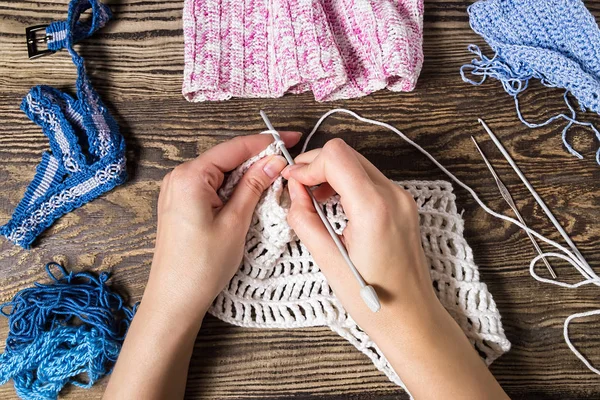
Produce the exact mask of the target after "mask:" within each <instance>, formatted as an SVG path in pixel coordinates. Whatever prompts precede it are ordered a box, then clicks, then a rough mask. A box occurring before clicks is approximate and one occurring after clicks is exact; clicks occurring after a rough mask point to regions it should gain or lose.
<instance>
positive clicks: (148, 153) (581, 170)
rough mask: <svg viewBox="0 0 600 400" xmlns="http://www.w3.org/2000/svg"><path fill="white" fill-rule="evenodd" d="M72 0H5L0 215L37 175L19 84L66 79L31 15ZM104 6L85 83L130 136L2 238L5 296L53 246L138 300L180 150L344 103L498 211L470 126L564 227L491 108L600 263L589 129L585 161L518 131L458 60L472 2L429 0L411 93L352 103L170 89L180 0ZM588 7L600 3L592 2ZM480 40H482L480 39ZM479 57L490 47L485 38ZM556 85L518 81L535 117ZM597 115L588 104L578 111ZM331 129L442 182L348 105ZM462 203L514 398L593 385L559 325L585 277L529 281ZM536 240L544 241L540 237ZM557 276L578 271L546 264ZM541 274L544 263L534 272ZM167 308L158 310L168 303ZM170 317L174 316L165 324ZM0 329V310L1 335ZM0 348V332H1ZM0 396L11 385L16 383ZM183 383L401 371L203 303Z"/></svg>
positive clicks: (340, 377) (393, 163) (37, 142)
mask: <svg viewBox="0 0 600 400" xmlns="http://www.w3.org/2000/svg"><path fill="white" fill-rule="evenodd" d="M67 3H68V2H67V0H55V1H51V0H44V1H19V2H8V1H3V2H0V182H2V190H1V191H0V223H3V222H5V221H7V220H8V219H9V217H10V215H11V213H12V211H13V209H14V207H15V206H16V205H17V203H18V201H19V200H20V198H21V196H22V194H23V192H24V190H25V188H26V185H27V184H28V182H29V181H30V180H31V179H32V177H33V175H34V171H35V167H36V165H37V163H38V162H39V160H40V156H41V153H42V151H44V150H46V149H47V148H48V142H47V139H46V138H45V137H44V136H43V135H42V132H41V130H40V129H39V127H37V126H36V125H34V124H33V123H32V122H30V121H29V120H28V119H27V117H26V116H25V115H24V114H23V113H22V112H21V111H20V109H19V105H20V102H21V99H22V97H23V96H24V95H25V94H26V93H27V92H28V90H29V88H30V87H31V86H33V85H36V84H48V85H52V86H55V87H57V88H62V89H65V88H66V89H69V90H72V89H73V82H74V80H75V69H74V67H73V65H72V64H71V61H70V58H69V56H68V54H67V53H66V52H61V53H59V54H55V55H53V56H50V57H44V58H41V59H39V60H36V61H29V60H28V59H27V50H26V47H25V38H24V30H25V27H26V26H29V25H36V24H41V23H47V22H50V21H52V20H55V19H63V18H64V17H65V16H66V10H67ZM107 3H108V4H110V6H111V7H112V10H113V12H114V20H113V21H112V22H110V23H109V25H108V26H107V27H106V28H105V29H103V30H102V31H101V32H99V33H98V34H97V35H95V36H94V37H93V38H91V39H89V40H87V42H86V44H85V45H84V46H83V47H82V48H81V52H82V54H83V55H84V56H85V58H86V61H87V66H88V70H89V72H90V74H91V77H92V80H93V82H94V85H95V87H96V89H97V90H98V91H99V92H100V94H101V96H102V98H103V99H104V101H105V103H107V105H108V106H109V107H110V109H111V111H112V112H113V115H114V116H115V117H116V119H117V121H118V123H119V125H120V127H121V131H122V133H123V135H124V136H125V138H126V140H127V149H128V150H127V154H128V169H129V174H130V179H129V181H128V182H127V183H126V184H124V185H123V186H120V187H118V188H116V189H115V190H113V191H111V192H110V193H108V194H105V195H103V196H102V197H100V198H99V199H97V200H95V201H93V202H91V203H89V204H87V205H85V206H84V207H82V208H80V209H78V210H76V211H75V212H71V213H69V214H68V215H66V216H64V217H62V218H61V219H60V220H59V221H58V222H57V223H55V224H54V225H53V226H52V227H51V228H50V229H48V230H47V231H46V232H45V233H44V234H43V235H42V236H41V237H40V239H39V240H38V241H37V242H36V245H35V247H34V248H33V249H32V250H29V251H26V250H23V249H21V248H19V247H16V246H13V245H12V244H10V243H8V242H7V241H6V240H4V238H2V239H0V301H8V300H9V299H11V298H12V296H13V295H14V294H15V293H16V292H17V291H18V290H20V289H22V288H25V287H28V286H31V285H32V284H33V282H35V281H46V280H47V278H46V276H45V273H44V270H43V265H44V263H46V262H48V261H50V260H56V261H62V262H64V263H66V265H67V266H68V268H71V269H73V270H77V271H78V270H83V269H86V270H92V271H111V272H112V273H113V274H114V277H113V278H112V282H113V283H114V284H116V285H118V287H120V288H122V289H124V290H126V291H127V292H128V293H129V294H130V296H131V298H132V300H133V301H137V300H139V299H140V297H141V295H142V291H143V289H144V285H145V283H146V280H147V277H148V272H149V269H150V262H151V258H152V248H153V244H154V239H155V229H156V198H157V195H158V191H159V184H160V181H161V178H162V177H163V176H164V175H165V174H166V173H167V172H168V171H169V170H170V169H172V168H173V167H175V166H176V165H177V164H179V163H181V162H182V161H185V160H188V159H190V158H193V157H195V156H197V155H198V154H200V153H201V152H202V151H204V150H206V149H208V148H210V147H211V146H213V145H214V144H216V143H219V142H221V141H223V140H226V139H228V138H231V137H234V136H236V135H244V134H250V133H256V132H258V131H260V130H262V129H263V128H264V127H263V123H262V122H261V119H260V117H259V114H258V111H259V109H265V110H266V111H267V112H268V114H269V115H270V116H271V120H272V121H273V123H274V124H275V126H277V127H280V128H286V129H290V130H292V129H295V130H300V131H304V132H306V131H307V130H309V129H310V128H311V127H312V125H313V124H314V123H315V122H316V120H317V118H318V117H319V116H320V115H321V114H322V113H323V112H325V111H327V110H329V109H331V108H334V107H346V108H349V109H352V110H354V111H357V112H359V113H360V114H362V115H364V116H365V117H369V118H374V119H379V120H382V121H386V122H389V123H391V124H393V125H395V126H396V127H398V128H400V129H401V130H402V131H404V132H405V133H406V134H407V135H408V136H409V137H410V138H412V139H414V140H416V141H417V142H418V143H420V144H421V145H423V146H424V147H425V148H426V149H428V150H429V151H430V152H431V153H432V154H433V155H434V156H435V157H436V158H437V159H438V160H439V161H441V162H442V163H443V164H444V165H445V166H446V167H448V169H449V170H450V171H452V172H453V173H455V174H456V175H457V176H458V177H459V178H460V179H462V180H463V181H465V182H466V183H467V184H469V185H471V187H473V188H474V189H475V190H476V191H477V193H479V194H480V196H481V197H482V198H483V199H484V200H485V201H486V202H487V203H488V204H489V205H490V206H491V207H492V208H494V209H496V210H500V211H503V212H506V213H509V211H508V210H507V206H506V205H505V203H503V201H502V200H501V199H500V196H499V195H498V192H497V189H496V187H495V185H494V184H493V181H492V179H491V176H490V175H489V173H488V171H487V169H486V168H485V166H484V164H483V162H482V160H481V158H480V157H479V156H478V154H477V153H476V151H475V149H474V147H473V145H472V143H471V140H470V136H471V135H474V136H476V137H478V138H479V139H480V142H481V143H482V147H483V149H484V151H486V152H487V153H488V155H489V157H490V159H491V160H492V162H493V164H494V165H495V166H496V168H497V171H498V173H499V174H500V175H501V177H502V178H503V179H504V182H505V183H506V184H507V186H508V187H509V188H510V190H511V192H512V194H513V196H514V198H515V201H516V203H517V205H518V207H519V208H520V209H521V210H522V213H523V215H524V217H525V219H526V220H527V221H528V223H529V224H530V225H531V226H532V227H533V228H535V229H537V230H539V231H540V232H541V233H543V234H545V235H547V236H548V237H550V238H553V239H556V240H559V239H560V237H559V235H558V234H557V233H556V231H555V230H554V229H553V228H552V227H551V225H550V224H549V222H548V221H547V220H546V219H545V218H544V215H543V213H542V212H541V210H540V208H539V207H538V206H537V205H535V204H534V202H533V201H532V199H531V197H530V196H529V194H528V192H527V191H526V189H525V188H524V187H523V186H522V185H521V184H520V183H519V181H518V178H517V177H516V176H515V174H514V173H513V172H512V170H511V169H510V168H509V166H508V165H507V164H506V163H505V162H504V161H503V159H502V158H501V155H500V154H499V152H498V151H497V150H496V149H495V148H494V147H493V145H492V144H491V142H490V141H489V140H487V139H486V137H485V135H484V133H483V131H482V129H481V127H480V126H479V125H478V123H477V118H478V117H483V118H485V119H486V121H488V123H489V124H490V126H491V127H492V129H494V130H495V132H496V133H497V135H498V136H499V137H500V139H501V140H502V142H503V143H504V144H505V146H506V147H507V148H508V150H509V151H510V152H511V154H512V155H513V156H514V158H515V160H516V161H517V163H518V164H519V165H520V166H521V167H522V169H523V171H524V172H525V174H526V175H527V176H528V177H529V179H530V180H531V182H532V183H533V185H534V186H535V187H536V188H537V190H538V191H539V193H540V195H541V196H542V197H543V198H544V200H545V201H546V202H547V204H548V205H549V206H550V208H551V209H552V210H553V211H554V212H555V214H556V215H557V217H558V219H559V220H560V221H561V223H562V224H563V226H564V227H565V228H566V230H567V231H568V232H570V234H571V237H572V238H573V240H574V241H575V242H576V243H577V244H578V246H579V249H580V250H581V251H582V253H583V254H584V255H585V256H586V258H587V260H588V262H589V263H590V264H591V265H596V264H597V263H598V262H600V251H598V250H596V249H595V244H596V243H597V242H598V239H599V236H600V223H599V222H598V221H599V220H600V204H599V202H598V195H597V191H598V186H599V184H598V181H599V178H600V166H598V165H597V164H596V163H595V161H594V152H595V149H596V148H597V147H598V143H597V142H596V141H595V140H593V139H592V135H591V134H590V132H589V131H586V130H585V129H578V128H575V129H573V134H572V135H571V136H573V143H574V144H575V145H576V148H578V149H580V150H581V151H582V153H583V154H584V155H585V159H583V160H579V159H577V158H575V157H573V156H571V155H569V154H568V153H567V152H566V151H565V149H564V148H563V146H562V143H561V139H560V132H561V130H562V128H563V126H564V124H563V123H560V122H559V123H554V124H551V125H550V126H548V127H545V128H541V129H535V130H530V129H526V128H524V126H523V125H522V124H521V123H520V122H519V121H518V119H517V117H516V114H515V110H514V104H513V101H512V99H511V98H510V97H509V96H508V95H506V94H505V93H504V91H503V90H502V88H501V85H500V83H499V82H497V81H494V80H489V81H488V82H487V83H485V84H484V85H482V86H479V87H474V86H471V85H469V84H465V83H463V82H462V80H461V78H460V75H459V68H460V66H461V65H462V64H464V63H467V62H468V61H469V60H470V59H471V58H472V57H471V55H470V54H469V53H468V52H467V46H468V45H469V44H470V43H476V44H479V45H483V41H482V39H481V38H479V37H478V36H477V35H476V34H474V33H473V32H472V31H471V29H470V28H469V23H468V17H467V13H466V8H467V6H468V5H469V4H470V3H471V2H470V1H458V0H453V1H447V0H429V1H426V2H425V42H424V50H425V65H424V68H423V72H422V74H421V77H420V80H419V83H418V85H417V88H416V90H415V91H414V92H412V93H392V92H388V91H385V90H383V91H380V92H378V93H375V94H373V95H371V96H367V97H364V98H361V99H356V100H351V101H339V102H335V103H317V102H315V101H314V100H313V98H312V96H311V94H309V93H307V94H303V95H291V96H285V97H284V98H281V99H257V100H244V99H236V100H231V101H227V102H222V103H195V104H192V103H188V102H187V101H185V100H184V99H183V97H182V95H181V81H182V70H183V36H182V23H181V16H182V7H183V1H181V0H178V1H164V0H161V1H159V0H144V1H142V0H111V1H107ZM586 5H587V6H588V7H589V8H590V10H591V11H592V12H593V13H594V15H595V16H596V17H597V18H600V1H586ZM486 49H487V48H486ZM487 50H488V54H489V49H487ZM561 95H562V92H561V91H560V90H553V89H548V88H544V87H542V86H541V85H539V84H533V85H532V86H531V88H530V90H528V91H527V92H526V93H525V94H523V95H522V97H521V99H522V104H523V108H524V113H525V115H526V116H527V117H529V118H531V119H537V120H542V119H543V118H547V117H549V116H551V115H554V114H556V113H557V112H560V111H564V110H565V106H564V103H563V102H562V99H561ZM585 117H586V118H589V119H590V120H592V121H595V122H596V123H600V119H599V118H598V116H597V115H585ZM334 136H340V137H343V138H344V139H345V140H346V141H347V142H348V143H350V144H351V145H352V146H354V147H355V148H356V149H357V150H359V151H360V152H362V153H363V154H364V155H365V156H366V157H368V158H369V159H370V160H371V161H372V162H373V163H374V164H375V165H376V166H378V167H379V168H380V169H382V170H383V171H384V173H385V174H386V175H387V176H388V177H390V178H393V179H398V180H399V179H403V180H404V179H413V178H416V179H446V177H445V175H443V174H442V172H440V171H439V170H438V169H436V168H435V167H434V166H433V165H432V163H431V162H429V161H428V160H426V159H425V158H424V157H423V156H422V155H420V154H419V153H418V152H417V151H415V150H414V149H412V148H410V147H409V146H408V145H407V144H406V143H404V142H402V141H401V140H400V139H399V138H398V137H396V136H395V135H393V134H390V133H389V132H387V131H383V130H382V129H379V128H377V127H373V126H367V125H364V124H361V123H358V122H356V121H354V120H353V119H351V118H348V117H343V116H339V117H338V116H336V117H334V118H332V119H330V120H329V121H328V122H327V123H326V124H325V126H324V127H323V129H322V133H321V134H319V135H317V137H316V138H315V139H314V144H315V145H320V144H322V143H324V142H325V141H326V140H327V139H329V138H332V137H334ZM456 193H457V196H458V200H457V203H458V206H459V210H460V209H464V210H465V211H464V218H465V221H466V237H467V240H468V242H469V243H470V245H471V246H472V248H473V250H474V254H475V261H476V263H477V264H478V265H479V267H480V271H481V277H482V280H483V281H484V282H485V283H486V284H487V285H488V287H489V290H490V291H491V293H492V294H493V296H494V299H495V300H496V303H497V305H498V308H499V309H500V312H501V314H502V320H503V323H504V328H505V330H506V335H507V336H508V338H509V340H510V341H511V342H512V350H511V351H510V352H509V353H507V354H506V355H504V356H502V357H501V358H500V359H498V360H497V361H496V362H495V363H494V364H493V365H492V367H491V369H492V372H493V373H494V375H495V376H496V377H497V378H498V380H499V381H500V383H501V384H502V386H503V387H504V389H505V390H506V391H507V392H508V393H509V395H510V396H511V397H512V398H514V399H536V398H544V399H571V398H573V399H574V398H577V399H597V398H599V397H600V385H599V383H600V377H598V376H596V375H594V374H593V373H591V372H590V371H588V370H587V369H586V368H585V366H584V365H583V364H582V363H581V362H580V361H579V360H578V359H577V358H576V357H575V356H574V355H573V354H572V353H571V352H570V351H569V349H568V347H567V345H566V344H565V342H564V340H563V336H562V330H563V322H564V320H565V318H566V317H567V316H568V315H570V314H572V313H576V312H582V311H586V310H590V309H594V308H597V307H598V295H599V294H600V292H599V291H598V288H595V287H584V288H581V289H578V290H569V289H562V288H558V287H555V286H552V285H547V284H541V283H538V282H536V281H535V280H534V279H533V278H531V277H530V275H529V272H528V265H529V260H530V259H531V258H532V257H533V256H534V251H533V249H532V246H531V243H530V242H529V241H528V239H527V237H526V236H525V234H524V233H523V232H522V231H520V230H519V229H517V228H515V227H514V226H511V225H509V224H508V223H503V222H501V221H499V220H496V219H494V218H492V217H490V216H488V215H487V214H485V213H484V211H483V210H481V209H480V208H479V207H478V206H477V205H476V203H475V202H474V200H473V199H471V198H470V197H469V196H468V194H467V193H466V192H465V191H464V190H461V189H456ZM544 247H545V248H546V249H548V250H549V248H547V246H544ZM554 265H555V267H556V269H557V272H558V274H559V275H560V277H561V278H563V279H565V280H570V281H575V280H576V279H577V278H578V276H577V274H576V273H575V272H574V271H573V269H572V268H571V267H569V266H567V265H565V264H564V263H561V262H554ZM544 272H545V271H543V270H542V269H540V273H541V274H544ZM165 312H168V310H165ZM585 322H587V323H576V324H574V325H573V328H572V338H573V340H574V342H575V343H576V344H577V345H578V346H579V347H580V349H581V350H582V351H583V352H584V353H585V354H586V355H587V356H588V357H589V358H590V359H591V360H592V361H595V362H596V364H600V346H598V344H599V343H600V342H599V340H600V333H599V332H600V331H599V330H598V329H597V327H598V318H596V319H594V318H589V319H588V320H587V321H585ZM173 323H176V321H173ZM6 334H7V325H6V321H5V320H1V321H0V338H1V339H2V341H3V340H4V338H5V337H6ZM0 348H3V345H0ZM105 385H106V380H102V381H101V382H100V383H98V384H97V385H96V386H95V387H94V388H93V389H92V390H90V391H84V390H82V389H77V388H70V389H68V390H65V398H72V399H78V398H86V399H92V398H94V399H95V398H98V399H99V398H100V397H101V395H102V391H103V389H104V387H105ZM0 397H1V398H3V399H13V398H16V395H15V393H14V390H13V388H12V385H11V384H7V385H4V386H2V387H0ZM187 397H188V398H190V399H250V398H253V399H256V398H258V399H283V398H289V397H294V398H296V399H306V400H309V399H310V400H314V399H327V400H333V399H397V398H406V397H407V396H406V395H405V394H404V393H402V392H401V391H400V390H398V388H397V387H396V386H394V385H393V384H392V383H390V382H389V381H388V380H387V378H386V377H385V376H384V375H383V374H382V373H380V372H378V371H377V370H376V369H375V367H374V366H373V365H372V364H371V363H370V362H369V360H368V359H367V358H366V357H365V356H363V355H362V354H360V353H359V352H357V351H355V349H354V348H353V347H352V346H351V345H350V344H348V343H347V342H345V341H344V340H343V339H342V338H340V337H338V336H337V335H336V334H334V333H333V332H331V331H329V329H327V328H312V329H297V330H292V331H285V330H254V329H245V328H239V327H235V326H231V325H228V324H226V323H223V322H220V321H218V320H216V319H215V318H213V317H207V318H206V322H205V325H204V326H203V328H202V330H201V332H200V335H199V337H198V340H197V342H196V347H195V352H194V355H193V359H192V363H191V368H190V374H189V378H188V390H187Z"/></svg>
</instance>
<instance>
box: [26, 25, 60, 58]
mask: <svg viewBox="0 0 600 400" xmlns="http://www.w3.org/2000/svg"><path fill="white" fill-rule="evenodd" d="M47 27H48V25H35V26H29V27H27V28H25V37H26V38H27V53H28V54H29V59H30V60H33V59H35V58H38V57H43V56H46V55H48V54H52V53H54V51H53V50H49V49H45V50H38V43H48V40H52V35H46V34H45V35H44V36H43V37H40V38H38V37H37V35H36V32H38V31H41V30H43V31H44V32H46V28H47Z"/></svg>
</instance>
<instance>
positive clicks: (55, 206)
mask: <svg viewBox="0 0 600 400" xmlns="http://www.w3.org/2000/svg"><path fill="white" fill-rule="evenodd" d="M89 8H91V9H92V19H91V21H82V22H80V21H79V18H80V16H81V14H82V13H83V12H84V11H86V10H87V9H89ZM110 17H111V14H110V10H109V9H108V7H107V6H105V5H103V4H102V3H100V2H99V1H96V0H72V1H71V3H70V5H69V14H68V18H67V20H66V21H59V22H54V23H52V24H51V25H50V26H49V27H48V29H47V31H46V33H47V34H48V35H50V36H51V40H50V41H49V42H48V47H49V48H50V49H51V50H59V49H61V48H66V49H67V50H68V51H69V53H70V54H71V57H72V59H73V63H74V64H75V66H76V67H77V75H78V76H77V82H76V86H77V97H76V98H73V97H71V96H70V95H68V94H66V93H63V92H61V91H59V90H57V89H54V88H52V87H49V86H36V87H34V88H32V89H31V91H30V92H29V94H28V95H27V96H26V97H25V98H24V99H23V103H22V104H21V109H22V110H23V111H24V112H25V113H26V114H27V116H29V118H30V119H31V120H32V121H33V122H35V123H36V124H38V125H40V126H41V127H42V130H43V132H44V134H45V135H46V136H47V137H48V139H49V141H50V150H51V152H46V153H44V154H43V155H42V161H41V163H40V164H39V165H38V168H37V171H36V174H35V177H34V179H33V181H32V182H31V184H30V185H29V187H28V188H27V190H26V191H25V195H24V197H23V199H22V200H21V202H20V203H19V205H18V206H17V208H16V209H15V212H14V213H13V216H12V218H11V220H10V221H9V222H8V223H6V225H4V226H2V227H0V233H1V234H2V235H4V236H6V237H7V238H8V239H9V240H10V241H12V242H13V243H15V244H18V245H20V246H22V247H24V248H29V247H30V246H31V243H32V242H33V241H34V240H35V238H36V237H37V236H38V235H39V234H40V233H41V232H43V231H44V230H45V229H46V228H48V227H49V226H50V225H51V224H52V223H53V222H54V221H55V220H56V219H58V218H60V217H61V216H62V215H64V214H66V213H68V212H70V211H72V210H74V209H75V208H77V207H80V206H82V205H83V204H85V203H87V202H88V201H91V200H93V199H95V198H96V197H98V196H100V195H101V194H102V193H104V192H106V191H108V190H110V189H112V188H114V187H115V186H117V185H119V184H121V183H123V182H124V181H125V180H126V178H127V171H126V168H125V141H124V139H123V136H121V134H120V133H119V127H118V126H117V123H116V122H115V120H114V119H113V117H112V116H111V115H110V113H109V111H108V109H107V108H106V107H105V106H104V104H103V103H102V100H101V99H100V97H99V96H98V94H97V93H96V91H95V90H94V88H93V87H92V84H91V82H90V80H89V78H88V76H87V73H86V70H85V65H84V60H83V58H82V57H81V56H79V54H77V53H76V52H75V50H74V49H73V43H74V42H76V41H78V40H81V39H84V38H86V37H88V36H90V35H92V34H93V33H94V32H95V31H96V30H98V29H100V27H102V26H103V25H104V24H105V23H106V22H107V21H108V19H109V18H110ZM84 149H86V151H84Z"/></svg>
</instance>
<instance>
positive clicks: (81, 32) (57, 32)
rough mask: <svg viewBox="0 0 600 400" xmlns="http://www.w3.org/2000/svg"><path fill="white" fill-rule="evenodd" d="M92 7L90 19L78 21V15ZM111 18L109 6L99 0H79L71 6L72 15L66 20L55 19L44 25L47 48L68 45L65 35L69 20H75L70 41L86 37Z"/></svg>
mask: <svg viewBox="0 0 600 400" xmlns="http://www.w3.org/2000/svg"><path fill="white" fill-rule="evenodd" d="M90 8H91V9H92V19H91V20H88V21H79V16H80V15H81V14H82V13H84V12H85V11H86V10H88V9H90ZM111 18H112V13H111V11H110V8H109V7H108V6H107V5H105V4H102V3H100V2H99V1H88V0H86V1H79V2H77V4H76V6H75V7H74V8H73V16H72V18H69V19H68V20H66V21H55V22H52V23H51V24H50V25H48V27H46V35H47V36H49V38H50V39H48V42H47V45H48V49H49V50H53V51H58V50H60V49H63V48H67V47H68V43H69V41H67V35H68V32H69V28H70V26H69V25H70V22H69V20H73V21H76V22H75V26H74V27H73V29H72V34H73V38H72V39H71V41H72V43H77V42H79V41H80V40H83V39H87V38H88V37H90V36H92V35H93V34H94V32H96V31H97V30H98V29H100V28H102V27H104V25H106V23H107V22H108V21H109V20H110V19H111Z"/></svg>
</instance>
